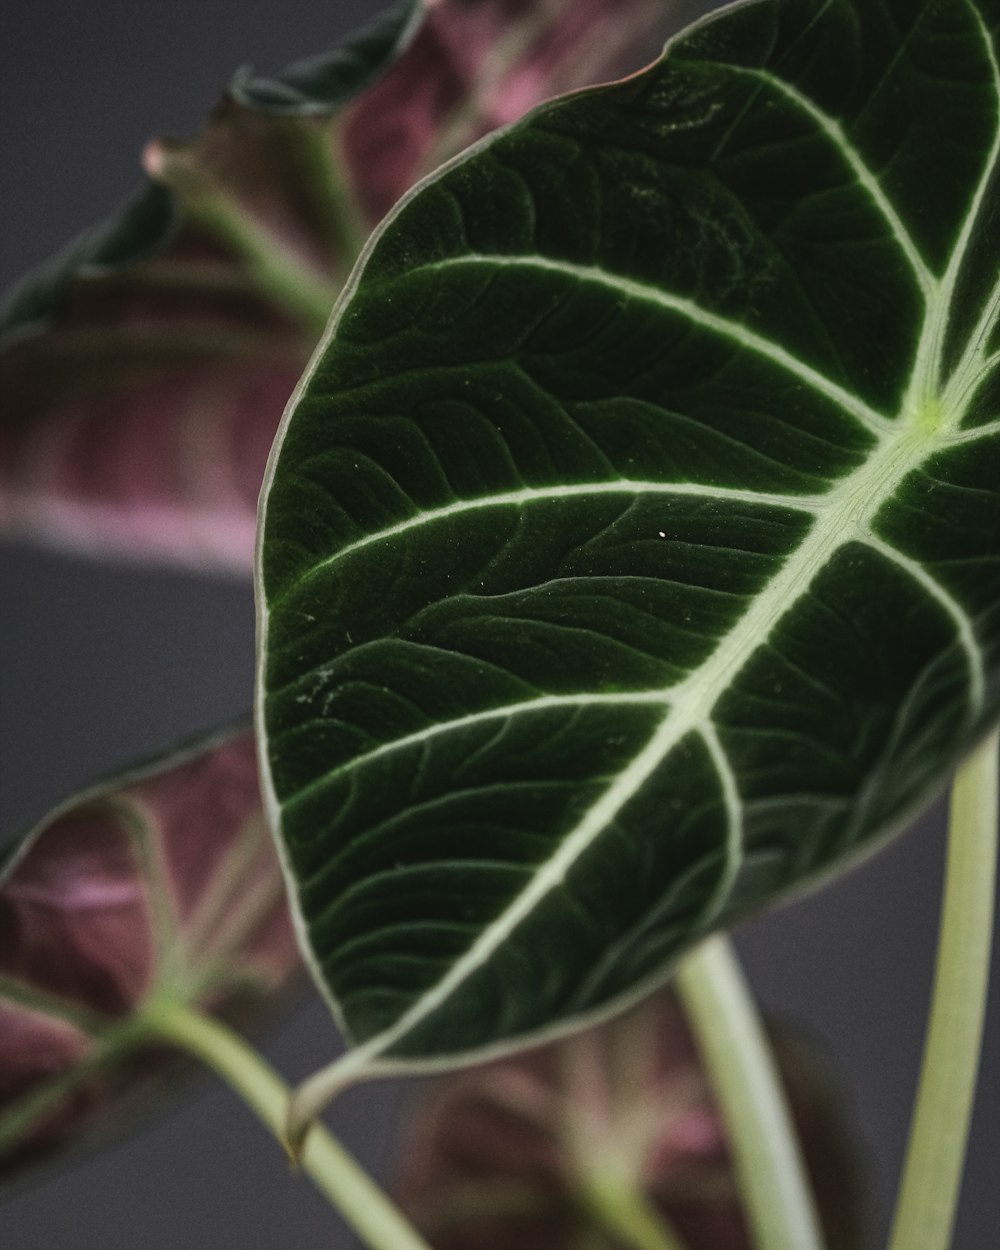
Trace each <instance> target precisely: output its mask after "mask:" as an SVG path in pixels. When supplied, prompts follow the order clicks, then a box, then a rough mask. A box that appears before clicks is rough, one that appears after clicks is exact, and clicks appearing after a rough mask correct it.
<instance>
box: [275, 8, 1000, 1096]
mask: <svg viewBox="0 0 1000 1250" xmlns="http://www.w3.org/2000/svg"><path fill="white" fill-rule="evenodd" d="M998 31H1000V5H998V4H997V3H996V2H995V0H984V2H982V3H980V4H979V5H978V6H977V5H975V4H973V3H970V2H969V0H944V2H942V0H933V2H931V0H892V3H890V2H889V0H758V2H755V3H742V4H737V5H734V6H730V7H729V8H727V9H725V10H723V11H722V12H721V13H720V14H718V15H717V16H715V17H714V18H710V19H707V20H705V21H703V22H701V23H699V24H697V25H696V26H694V27H692V28H691V29H690V30H689V31H688V32H687V33H686V34H684V35H682V36H680V37H678V38H676V39H675V40H674V41H672V43H671V44H670V45H668V49H667V51H666V53H665V54H664V58H663V59H662V61H661V62H659V63H658V64H657V65H655V66H654V67H652V68H651V69H649V70H648V71H646V72H644V73H642V74H639V75H636V76H635V77H633V78H631V79H628V80H626V81H624V82H623V83H621V84H618V85H615V86H611V87H607V88H602V89H597V90H594V91H590V92H584V93H581V94H579V95H577V96H575V97H572V98H570V99H568V100H566V101H562V102H557V103H555V104H552V105H550V106H547V107H543V108H542V109H540V110H538V111H537V112H536V113H535V114H534V115H532V116H531V117H530V118H528V119H527V120H526V121H524V122H523V123H521V124H519V125H517V126H514V127H513V128H512V129H510V130H509V131H507V132H506V133H504V134H502V135H500V136H498V137H495V138H494V139H493V140H491V141H488V142H486V143H485V144H484V145H483V146H482V147H481V148H480V149H479V150H478V151H476V152H475V153H473V154H472V155H470V156H469V157H467V158H465V159H461V160H459V161H457V162H455V163H454V164H453V165H452V166H451V167H450V168H448V169H446V170H445V171H443V172H442V173H441V174H440V176H438V177H434V178H431V179H429V180H428V181H427V183H426V184H425V185H424V186H423V187H422V188H421V189H420V190H419V193H417V194H415V195H414V196H412V197H410V198H408V199H407V201H406V202H405V203H404V204H403V205H402V206H401V207H400V209H399V210H398V211H397V212H396V213H395V214H394V215H393V217H392V219H391V220H390V222H388V223H387V224H386V226H385V227H384V228H383V229H382V230H381V231H380V233H379V234H378V236H377V238H376V240H375V242H374V244H373V246H372V248H371V250H370V252H369V253H368V255H367V260H366V263H365V264H364V266H363V267H362V268H361V269H360V270H359V271H358V273H357V275H356V277H355V279H354V281H353V282H352V284H351V286H350V288H349V291H348V292H347V293H346V294H345V297H344V298H343V299H342V302H341V304H340V305H339V308H338V310H337V312H336V314H335V316H334V318H333V321H332V322H331V329H330V332H329V337H328V339H327V341H326V343H325V346H324V350H323V351H322V353H320V354H318V355H317V357H316V358H315V360H314V364H313V366H312V368H311V370H310V372H309V374H308V375H307V378H306V379H305V381H304V383H303V385H302V386H301V388H300V391H299V393H298V396H297V399H296V402H295V404H294V405H293V407H292V410H291V412H290V417H289V419H288V420H287V423H286V425H285V427H284V428H283V431H282V434H281V435H280V437H279V444H278V447H279V452H278V454H277V458H276V461H275V463H274V467H273V471H272V473H271V481H270V485H269V496H268V502H267V506H266V519H265V530H264V545H263V554H262V562H261V570H260V576H261V603H262V613H263V637H262V644H261V691H260V699H259V709H260V727H261V735H262V739H261V740H262V741H263V742H264V743H266V750H267V754H268V759H269V764H268V769H269V775H268V780H267V790H266V792H267V793H268V796H269V801H270V803H271V805H272V807H273V818H274V820H275V821H276V822H277V823H278V824H279V825H280V829H281V835H282V837H283V839H284V843H285V847H286V851H287V856H288V860H289V862H290V864H291V867H292V878H293V886H294V891H295V896H296V905H297V907H298V908H299V909H300V911H301V914H302V918H303V921H304V926H305V930H306V932H307V934H308V938H309V942H310V945H311V948H312V960H313V964H314V968H315V971H316V972H317V974H318V976H319V978H320V980H321V983H322V984H323V985H324V986H325V988H326V989H327V991H328V993H329V995H330V997H331V1001H332V1003H333V1006H334V1009H335V1011H336V1013H337V1014H338V1017H339V1018H340V1020H341V1022H342V1024H343V1025H344V1027H345V1031H346V1032H347V1034H348V1036H349V1037H350V1038H351V1039H352V1040H353V1041H354V1042H355V1043H356V1044H357V1049H356V1050H355V1052H354V1055H353V1057H352V1058H351V1059H350V1060H349V1061H348V1062H347V1064H346V1065H345V1066H344V1067H342V1068H341V1069H340V1071H339V1073H336V1074H332V1075H331V1078H330V1082H331V1087H332V1085H333V1083H335V1081H337V1080H342V1079H346V1077H347V1076H348V1075H349V1074H350V1073H352V1072H353V1073H368V1072H372V1071H374V1070H376V1069H379V1068H382V1069H387V1068H392V1067H394V1066H395V1067H406V1066H419V1065H421V1064H424V1063H427V1062H444V1061H446V1060H456V1059H459V1058H467V1057H470V1056H472V1055H475V1054H482V1053H484V1052H489V1051H491V1050H495V1049H496V1048H498V1047H501V1048H502V1047H506V1046H511V1045H514V1044H516V1043H520V1042H523V1040H524V1039H526V1038H532V1037H537V1036H539V1035H541V1034H545V1033H546V1032H548V1031H551V1030H553V1029H562V1028H566V1027H569V1025H571V1024H577V1023H579V1022H581V1021H584V1020H586V1019H588V1018H590V1017H593V1016H595V1015H600V1014H602V1013H605V1012H607V1011H609V1010H611V1009H612V1008H613V1007H615V1006H616V1005H619V1004H621V1003H623V1002H625V1001H627V1000H628V999H630V998H633V997H635V996H636V995H638V994H640V993H642V992H644V991H646V990H648V989H649V988H651V987H652V986H653V985H655V984H657V983H658V982H660V981H662V980H663V979H664V977H665V976H666V975H668V972H669V969H670V967H671V964H672V962H673V961H674V960H675V959H676V958H677V956H678V955H679V954H680V953H681V952H682V951H683V950H684V949H686V948H687V947H688V946H690V945H691V944H692V943H693V942H695V941H697V940H698V939H699V938H700V937H701V936H703V935H704V934H705V933H707V932H708V931H710V930H713V929H717V928H720V927H727V926H730V925H732V924H733V923H734V922H736V921H737V920H738V919H739V918H740V917H741V916H743V915H745V914H747V913H749V912H751V911H753V910H754V909H757V908H760V907H762V906H763V905H765V904H767V903H769V902H771V901H772V900H774V899H776V898H778V897H781V896H786V895H787V894H788V893H789V892H790V891H793V890H796V889H801V888H803V886H804V884H806V883H808V882H812V881H815V880H816V879H817V878H818V877H819V876H821V875H822V874H826V873H829V872H832V871H834V870H836V869H839V868H841V867H842V866H843V865H844V864H845V863H846V862H847V861H849V860H853V859H855V858H856V857H858V856H859V855H861V854H863V853H865V852H867V851H869V850H871V848H872V847H873V846H874V845H876V843H877V842H878V840H879V839H881V838H883V837H884V836H886V835H887V834H888V833H889V832H891V831H892V830H894V829H896V828H898V827H899V826H900V824H901V823H902V822H903V821H904V820H905V819H906V817H907V816H908V815H909V814H910V813H912V812H913V810H914V809H915V807H916V806H917V805H918V804H920V803H922V802H923V801H925V800H926V799H927V798H928V797H929V795H930V794H931V793H932V792H933V791H934V790H935V789H937V788H938V787H939V786H940V785H941V783H942V781H943V779H944V777H945V775H946V773H947V772H948V770H949V769H950V768H951V767H952V766H953V764H954V763H955V761H956V760H957V759H958V758H959V757H960V755H961V754H962V753H963V752H964V751H965V750H966V749H967V748H968V747H969V746H970V745H971V744H972V742H973V741H974V740H975V739H976V738H977V736H978V735H979V734H981V732H982V731H983V730H984V728H985V727H986V726H987V724H988V723H989V722H991V721H992V720H993V719H994V718H995V716H996V714H997V705H998V696H1000V686H998V671H997V669H998V646H1000V602H998V591H997V587H998V579H997V564H996V560H997V553H998V551H1000V500H998V496H997V485H996V484H997V481H998V480H1000V474H998V470H1000V421H998V420H997V418H996V409H995V404H994V392H995V384H994V382H993V379H992V374H993V370H994V367H995V364H996V362H997V359H998V357H997V356H996V355H995V354H994V353H995V352H996V351H997V346H998V345H997V342H996V339H997V334H996V328H995V322H996V316H997V309H998V304H1000V283H998V282H997V271H998V250H997V245H996V244H997V240H996V238H995V233H996V229H997V218H996V216H995V214H994V213H993V211H992V209H993V197H994V192H995V174H996V165H997V160H998V155H1000V129H998V123H997V117H998V111H1000V108H998V101H1000V70H998V63H997V54H996V51H995V40H996V37H997V34H998ZM929 67H932V68H929ZM957 135H961V136H962V141H961V142H960V143H959V142H956V136H957Z"/></svg>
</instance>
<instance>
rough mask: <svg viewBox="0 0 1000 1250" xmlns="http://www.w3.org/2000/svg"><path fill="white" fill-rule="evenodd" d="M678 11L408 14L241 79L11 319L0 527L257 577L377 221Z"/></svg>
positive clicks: (510, 7) (626, 55)
mask: <svg viewBox="0 0 1000 1250" xmlns="http://www.w3.org/2000/svg"><path fill="white" fill-rule="evenodd" d="M675 7H676V5H675V2H674V0H543V2H542V3H538V2H536V0H428V3H426V4H421V3H416V2H415V0H409V2H407V3H403V4H397V5H396V6H395V7H394V8H393V9H391V10H390V11H389V12H388V13H387V14H386V15H385V16H384V17H383V18H381V19H380V20H379V21H378V22H376V23H374V24H373V25H372V26H371V27H369V28H368V29H367V30H365V31H363V32H362V33H361V34H360V35H359V36H357V37H356V38H355V39H353V40H352V41H350V42H349V43H348V44H347V45H346V46H345V47H344V48H342V49H338V50H337V51H336V52H334V53H330V54H327V55H325V56H322V57H317V58H312V59H310V60H309V61H304V62H301V63H300V64H298V65H295V66H292V67H290V68H289V69H288V70H286V71H285V72H284V73H283V74H281V75H279V76H277V77H275V78H257V77H254V76H253V75H252V74H249V73H248V72H245V71H244V72H243V73H241V74H239V75H238V76H237V77H236V79H235V80H234V82H233V84H232V86H231V87H230V89H229V91H228V92H227V93H226V95H225V96H224V98H223V100H222V101H221V103H220V104H219V106H218V108H217V109H216V110H215V112H214V113H213V115H212V116H211V118H210V119H209V121H208V123H207V124H206V126H205V128H204V130H203V131H202V132H201V134H200V135H198V136H197V137H196V138H194V139H193V140H189V141H178V140H173V139H161V140H158V141H156V142H154V143H152V144H150V146H149V148H148V149H147V152H146V156H145V165H146V170H147V173H148V175H149V177H150V178H151V180H152V181H151V182H150V184H149V185H148V186H147V187H146V189H145V190H144V191H143V192H142V193H141V194H140V195H139V196H138V197H137V198H136V199H135V200H133V201H132V202H131V203H130V204H129V205H127V206H126V207H125V208H124V209H123V210H122V211H121V212H120V213H119V214H118V216H117V217H116V218H115V219H114V220H113V221H111V222H109V223H107V224H106V225H105V226H102V227H101V228H99V229H98V230H96V231H94V232H92V233H91V234H90V235H88V236H85V237H84V238H83V239H82V240H80V241H79V242H78V243H77V244H75V245H74V246H73V247H72V248H71V249H70V250H69V251H68V252H67V253H66V254H65V255H64V256H63V257H60V258H57V260H56V261H55V262H53V263H51V264H49V265H47V266H46V267H45V268H44V269H43V270H40V271H39V272H37V273H35V274H33V275H30V276H29V278H28V279H26V280H25V282H23V283H22V284H21V286H20V287H19V288H18V289H17V290H16V291H15V292H14V293H13V295H12V297H11V299H10V301H9V303H8V305H7V307H6V309H5V311H4V312H3V313H0V395H2V396H3V406H2V409H0V531H2V530H6V531H8V532H14V533H22V534H30V535H32V536H33V537H35V538H42V539H46V540H50V541H53V542H56V543H60V544H66V545H69V546H71V547H74V548H76V549H81V550H89V551H93V552H96V553H111V554H117V555H125V556H131V557H133V558H142V559H148V558H156V559H167V560H174V561H179V562H182V563H185V564H192V565H195V566H205V567H213V566H215V567H219V566H221V567H227V568H231V569H234V570H236V571H239V572H241V573H245V572H249V570H250V567H251V563H252V552H253V534H254V525H255V515H256V503H257V494H258V491H259V488H260V483H261V479H262V477H263V472H264V465H265V462H266V458H267V454H268V450H269V448H270V444H271V441H272V439H273V436H274V432H275V430H276V428H277V424H278V420H279V418H280V415H281V412H282V409H283V407H284V404H285V402H286V400H287V399H288V397H289V395H290V393H291V391H292V389H293V387H294V385H295V382H296V380H297V379H298V377H299V375H300V373H301V372H302V369H303V367H304V365H305V363H306V361H307V360H308V357H309V355H310V353H311V351H312V349H313V347H314V346H315V343H316V341H317V339H318V337H319V334H320V331H321V329H322V327H323V325H324V323H325V321H326V317H327V314H328V312H329V310H330V308H331V307H332V305H333V302H334V300H335V298H336V296H337V294H338V292H339V290H340V288H341V286H342V284H343V282H344V280H345V279H346V277H347V275H348V273H349V272H350V270H351V268H352V266H353V264H354V261H355V259H356V257H357V255H358V252H359V251H360V249H361V247H362V246H363V245H364V243H365V241H366V239H367V237H368V234H369V232H370V231H371V229H372V228H373V227H374V226H375V225H376V224H377V222H378V220H379V219H380V218H381V217H382V215H383V214H384V213H385V212H386V211H387V210H388V209H389V208H390V207H391V206H392V205H393V204H394V203H395V201H396V200H397V199H398V198H399V197H400V196H401V195H402V194H404V192H406V191H407V190H408V189H409V188H410V187H411V186H412V185H413V183H414V182H415V181H417V180H418V179H419V178H420V177H422V176H423V175H424V174H426V173H429V172H430V171H431V170H432V169H433V168H435V167H436V166H437V165H438V164H439V163H440V162H441V161H443V160H445V159H447V158H448V157H450V156H452V155H454V154H455V153H456V152H458V151H460V150H461V149H462V148H463V147H465V146H466V145H467V144H468V143H470V142H472V141H473V140H475V139H477V138H479V137H480V136H481V135H482V134H485V133H486V132H487V131H489V130H490V129H492V128H494V127H496V126H499V125H503V124H505V123H507V122H510V121H513V120H515V119H516V118H517V117H519V116H520V115H521V114H523V113H524V112H525V110H527V109H528V108H530V107H532V106H533V105H535V104H537V103H538V102H539V101H541V100H543V99H545V98H546V97H548V96H551V95H553V94H556V93H560V92H563V91H566V90H570V89H573V88H576V87H580V86H583V85H586V84H587V83H590V82H593V81H598V80H602V79H607V78H610V77H616V76H619V75H620V74H622V73H624V72H627V71H630V70H633V69H637V68H639V66H641V65H642V64H643V63H644V62H645V61H646V60H648V59H650V58H651V57H652V56H653V55H655V54H656V52H657V51H658V50H659V45H660V43H661V42H662V39H663V37H664V35H665V33H666V30H667V27H668V21H667V15H669V13H670V12H671V11H672V10H673V9H674V8H675Z"/></svg>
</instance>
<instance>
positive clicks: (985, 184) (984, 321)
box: [908, 2, 1000, 420]
mask: <svg viewBox="0 0 1000 1250" xmlns="http://www.w3.org/2000/svg"><path fill="white" fill-rule="evenodd" d="M968 8H969V11H970V13H971V14H972V17H973V20H974V21H975V23H976V24H977V26H978V27H979V30H980V33H981V34H982V38H983V48H984V51H985V53H986V56H987V59H988V60H989V63H990V69H991V72H992V75H993V86H994V93H995V97H996V99H995V105H996V112H995V117H994V122H995V127H994V132H993V143H992V145H991V147H990V151H989V152H988V154H987V156H986V161H985V164H984V166H983V171H982V173H981V174H980V177H979V182H978V184H977V186H976V190H975V192H974V193H973V196H972V201H971V203H970V205H969V211H968V213H967V214H966V215H965V219H964V220H963V222H962V226H961V229H960V231H959V234H958V238H957V240H956V242H955V247H954V249H953V251H952V254H951V259H950V260H949V262H948V268H947V270H946V271H945V275H944V278H943V279H942V281H941V284H940V288H939V294H938V296H937V299H936V300H934V301H933V304H932V307H931V309H930V312H929V315H928V317H927V321H926V323H925V325H924V330H923V333H922V335H921V341H920V346H919V348H918V350H917V355H916V360H917V362H918V368H916V369H915V370H914V375H913V379H912V384H911V394H910V397H909V401H908V403H909V406H910V407H913V406H914V405H919V404H920V403H922V402H924V401H925V400H926V399H927V398H928V397H929V396H931V395H933V394H935V393H936V392H937V390H938V387H939V386H940V376H939V375H940V368H941V358H942V355H943V351H944V341H945V336H946V333H947V329H948V323H949V321H950V320H951V311H952V305H953V303H954V299H955V291H956V288H957V286H958V279H959V276H960V274H961V270H962V265H963V263H964V261H965V258H966V255H967V253H968V250H969V245H970V243H971V242H972V236H973V234H974V232H975V228H976V224H977V223H978V221H979V220H980V217H981V215H982V212H983V208H984V205H985V203H986V196H987V192H988V190H989V185H990V182H991V180H992V178H993V173H994V170H995V169H996V165H997V160H998V159H1000V61H998V60H997V53H996V48H995V47H994V44H993V37H992V35H991V34H990V32H989V30H988V28H987V27H986V24H985V23H984V21H983V18H982V14H981V13H980V12H979V10H978V8H977V7H976V5H975V4H973V3H971V2H970V3H968ZM998 299H1000V284H998V286H997V287H996V288H995V289H994V292H993V295H992V297H991V298H990V299H989V300H988V301H987V303H986V307H985V308H984V310H983V313H982V315H981V316H980V319H979V324H978V326H977V328H976V330H975V331H974V332H973V334H972V335H971V337H970V339H969V343H968V346H967V347H966V350H965V353H964V355H963V357H962V359H961V361H960V362H959V364H958V365H957V366H956V368H955V369H954V371H953V372H952V375H951V378H950V380H949V391H950V392H952V391H954V390H956V389H957V390H959V391H962V390H965V389H967V386H968V381H967V379H968V377H969V375H970V373H972V372H973V371H974V370H975V369H976V367H977V364H978V362H979V359H980V356H981V353H982V350H983V342H984V340H985V337H986V333H987V330H988V328H989V325H990V321H991V319H992V318H994V317H995V316H996V312H997V301H998ZM921 361H925V362H926V363H925V364H924V366H923V367H922V368H920V367H919V362H921ZM960 415H961V414H960V413H959V415H958V417H956V418H955V419H956V420H957V419H960Z"/></svg>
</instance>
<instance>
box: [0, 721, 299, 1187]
mask: <svg viewBox="0 0 1000 1250" xmlns="http://www.w3.org/2000/svg"><path fill="white" fill-rule="evenodd" d="M304 971H305V970H304V968H303V967H302V961H301V958H300V956H299V951H298V946H297V944H296V940H295V934H294V932H293V928H292V919H291V916H290V914H289V911H288V906H287V898H286V894H285V885H284V880H283V877H282V872H281V867H280V864H279V862H278V857H277V853H276V850H275V847H274V844H273V842H272V840H271V838H270V836H269V833H268V828H267V821H266V817H265V815H264V811H263V806H262V803H261V796H260V787H259V785H258V774H257V758H256V748H255V743H254V736H253V733H252V732H250V731H248V730H247V729H245V728H244V729H237V730H233V731H231V732H228V733H223V734H221V735H217V736H214V737H212V738H211V739H209V740H207V741H203V742H201V743H196V744H193V745H191V746H189V747H186V748H183V749H181V750H180V751H176V752H173V753H171V754H170V755H169V756H167V757H166V758H165V759H161V760H156V761H153V762H151V763H149V764H146V765H143V766H140V767H139V768H137V769H134V770H131V771H130V772H128V773H125V774H123V775H121V776H119V777H117V778H113V779H111V780H109V781H106V782H104V783H101V784H99V785H98V786H96V787H94V788H92V789H91V790H89V791H87V792H85V793H84V794H82V795H79V796H75V797H74V798H72V799H70V800H68V801H67V802H66V803H64V804H62V805H61V806H60V807H59V808H57V809H56V810H55V811H54V812H52V813H51V814H50V815H49V816H47V817H46V818H44V819H43V820H42V821H41V823H40V824H39V825H37V826H36V827H35V828H34V829H33V830H31V831H30V832H29V833H28V834H27V835H25V836H24V837H23V838H22V839H20V840H19V841H15V842H13V843H11V844H10V845H9V846H8V847H7V848H5V851H4V863H3V865H2V867H0V1180H3V1179H6V1178H7V1177H8V1176H14V1175H19V1174H21V1173H22V1172H23V1171H25V1170H26V1169H28V1168H29V1167H31V1166H33V1165H36V1164H38V1163H42V1162H45V1161H47V1160H49V1159H50V1158H51V1157H53V1156H55V1155H58V1154H59V1153H60V1152H61V1151H64V1150H77V1151H83V1150H86V1149H88V1148H93V1145H94V1143H95V1142H98V1143H99V1142H101V1141H103V1140H107V1139H109V1138H110V1137H111V1136H112V1134H113V1133H114V1131H115V1130H116V1129H117V1128H118V1122H119V1119H121V1118H124V1117H125V1116H127V1115H128V1114H141V1112H142V1110H143V1108H144V1105H145V1104H147V1103H148V1102H150V1101H154V1102H155V1105H157V1106H158V1105H160V1104H161V1103H162V1102H163V1100H164V1094H165V1092H166V1089H167V1088H169V1087H170V1085H171V1084H172V1083H173V1081H174V1078H176V1076H178V1075H179V1074H180V1073H181V1072H182V1071H183V1070H184V1064H183V1063H182V1062H179V1056H178V1055H177V1053H176V1051H171V1050H170V1048H165V1047H164V1046H162V1045H161V1044H158V1043H157V1041H156V1039H155V1037H150V1036H147V1035H146V1034H144V1032H143V1029H142V1011H143V1007H144V1004H145V1003H147V1002H149V1001H155V1000H156V999H157V998H164V999H165V1000H167V1001H170V1002H173V1003H177V1004H180V1005H184V1006H187V1007H190V1008H193V1009H195V1010H199V1011H203V1012H205V1013H207V1014H211V1015H214V1016H218V1017H219V1018H221V1019H222V1020H224V1021H226V1022H227V1023H229V1024H231V1025H233V1026H235V1027H236V1028H241V1029H242V1028H245V1029H249V1030H251V1031H253V1032H258V1031H259V1027H260V1025H261V1023H262V1022H263V1021H265V1020H268V1019H269V1018H271V1017H273V1016H274V1015H276V1013H277V1010H278V1008H279V1006H284V1005H285V1004H286V1002H287V1000H288V998H289V993H290V991H291V989H292V987H293V986H294V985H296V984H298V985H299V986H300V987H301V983H302V982H303V981H304V979H305V976H304Z"/></svg>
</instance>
